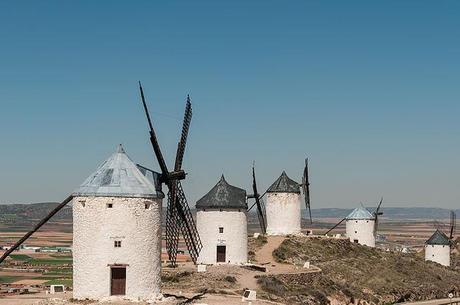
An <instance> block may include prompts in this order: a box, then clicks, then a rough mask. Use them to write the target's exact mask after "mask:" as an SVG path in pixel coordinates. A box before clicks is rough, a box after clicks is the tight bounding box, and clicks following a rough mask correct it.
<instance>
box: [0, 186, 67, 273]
mask: <svg viewBox="0 0 460 305" xmlns="http://www.w3.org/2000/svg"><path fill="white" fill-rule="evenodd" d="M72 198H73V196H72V195H70V196H69V197H67V198H66V199H65V200H64V201H63V202H61V203H60V204H59V205H58V206H57V207H55V208H54V210H52V211H51V212H50V213H49V214H48V215H46V217H44V218H43V219H42V220H40V222H39V223H37V224H36V225H35V226H34V228H33V229H32V230H30V231H29V232H27V233H26V235H24V236H23V237H22V238H21V239H20V240H19V241H17V242H16V243H15V244H14V245H13V246H12V247H11V248H10V249H9V250H7V251H6V252H5V253H3V255H2V257H0V264H1V263H2V262H3V261H4V260H5V259H6V258H7V257H8V256H9V255H10V254H11V253H12V252H13V251H14V250H16V249H17V248H19V246H21V245H22V244H23V243H24V242H25V241H26V240H27V239H28V238H29V237H30V236H32V234H34V233H35V232H37V231H38V230H39V229H40V228H41V227H42V226H43V225H44V224H45V223H47V222H48V221H49V220H50V219H51V217H53V216H54V215H55V214H56V213H57V212H59V211H60V210H61V209H62V208H63V207H64V206H66V205H67V204H68V203H69V202H70V201H72Z"/></svg>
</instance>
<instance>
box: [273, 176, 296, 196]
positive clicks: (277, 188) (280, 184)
mask: <svg viewBox="0 0 460 305" xmlns="http://www.w3.org/2000/svg"><path fill="white" fill-rule="evenodd" d="M267 193H299V194H300V184H299V183H297V182H295V181H294V180H292V179H291V178H289V177H288V175H287V174H286V172H285V171H283V173H282V174H281V176H279V178H278V179H276V181H275V182H273V184H272V185H271V186H270V187H269V188H268V190H267Z"/></svg>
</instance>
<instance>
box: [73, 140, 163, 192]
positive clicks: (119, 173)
mask: <svg viewBox="0 0 460 305" xmlns="http://www.w3.org/2000/svg"><path fill="white" fill-rule="evenodd" d="M153 177H155V178H157V177H158V176H157V175H153ZM156 185H157V187H155V184H154V183H152V182H150V181H149V179H148V178H146V177H145V176H144V175H143V174H142V173H141V172H140V171H139V169H138V167H137V166H136V164H134V162H133V161H132V160H131V159H130V158H129V157H128V155H127V154H126V153H125V150H124V149H123V147H122V146H121V144H120V145H119V147H118V149H117V151H116V152H115V153H114V154H113V155H112V156H110V158H108V159H107V160H106V161H104V162H103V163H102V164H101V165H100V166H99V167H98V169H97V170H96V171H95V172H94V173H93V174H92V175H91V176H89V177H88V178H87V179H86V180H85V182H83V184H82V185H80V187H79V188H78V189H76V190H75V191H74V192H73V196H107V197H139V198H163V197H164V194H163V193H162V192H161V187H160V188H158V185H160V184H159V183H156Z"/></svg>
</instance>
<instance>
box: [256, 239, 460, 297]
mask: <svg viewBox="0 0 460 305" xmlns="http://www.w3.org/2000/svg"><path fill="white" fill-rule="evenodd" d="M273 256H274V257H275V259H276V260H277V261H279V262H285V263H293V264H302V263H303V262H305V261H310V262H312V263H313V264H314V265H316V266H318V267H320V268H321V269H322V270H323V272H322V273H319V274H295V275H280V276H274V277H271V278H265V279H262V278H261V279H259V284H260V286H261V288H262V289H263V290H264V291H266V292H267V293H268V294H269V297H271V298H273V297H275V298H276V297H283V298H286V299H289V300H290V302H292V304H309V303H312V304H326V303H327V302H326V300H325V297H332V298H336V299H340V300H341V301H342V302H345V303H348V302H354V301H355V300H366V301H367V302H370V303H374V304H384V303H391V302H395V301H413V300H425V299H431V298H439V297H445V296H446V295H447V293H448V292H451V291H452V292H456V293H459V292H460V272H458V271H456V270H453V269H450V268H446V267H443V266H441V265H438V264H435V263H431V262H425V261H424V260H423V257H422V256H420V255H415V254H402V253H394V252H384V251H381V250H378V249H374V248H369V247H365V246H361V245H357V244H353V243H350V242H349V241H348V240H336V239H319V238H298V237H292V238H289V239H287V240H285V241H284V242H283V243H282V244H281V246H280V247H279V248H278V249H276V250H275V251H274V252H273Z"/></svg>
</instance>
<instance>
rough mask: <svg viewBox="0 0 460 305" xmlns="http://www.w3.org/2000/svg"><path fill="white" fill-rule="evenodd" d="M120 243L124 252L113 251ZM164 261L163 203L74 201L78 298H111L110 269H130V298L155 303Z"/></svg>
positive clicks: (99, 199) (105, 199)
mask: <svg viewBox="0 0 460 305" xmlns="http://www.w3.org/2000/svg"><path fill="white" fill-rule="evenodd" d="M82 202H84V204H85V206H84V207H83V204H82ZM107 203H112V204H113V208H107ZM145 203H148V204H150V208H149V209H145ZM115 240H121V248H115V247H114V241H115ZM160 256H161V199H155V200H153V199H143V198H117V197H76V198H74V199H73V297H74V298H76V299H85V298H89V299H100V298H104V297H108V296H110V266H109V265H111V264H127V265H128V266H127V267H126V297H127V298H131V299H143V300H148V299H155V298H156V297H158V296H159V295H160V288H161V277H160V272H161V257H160Z"/></svg>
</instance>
